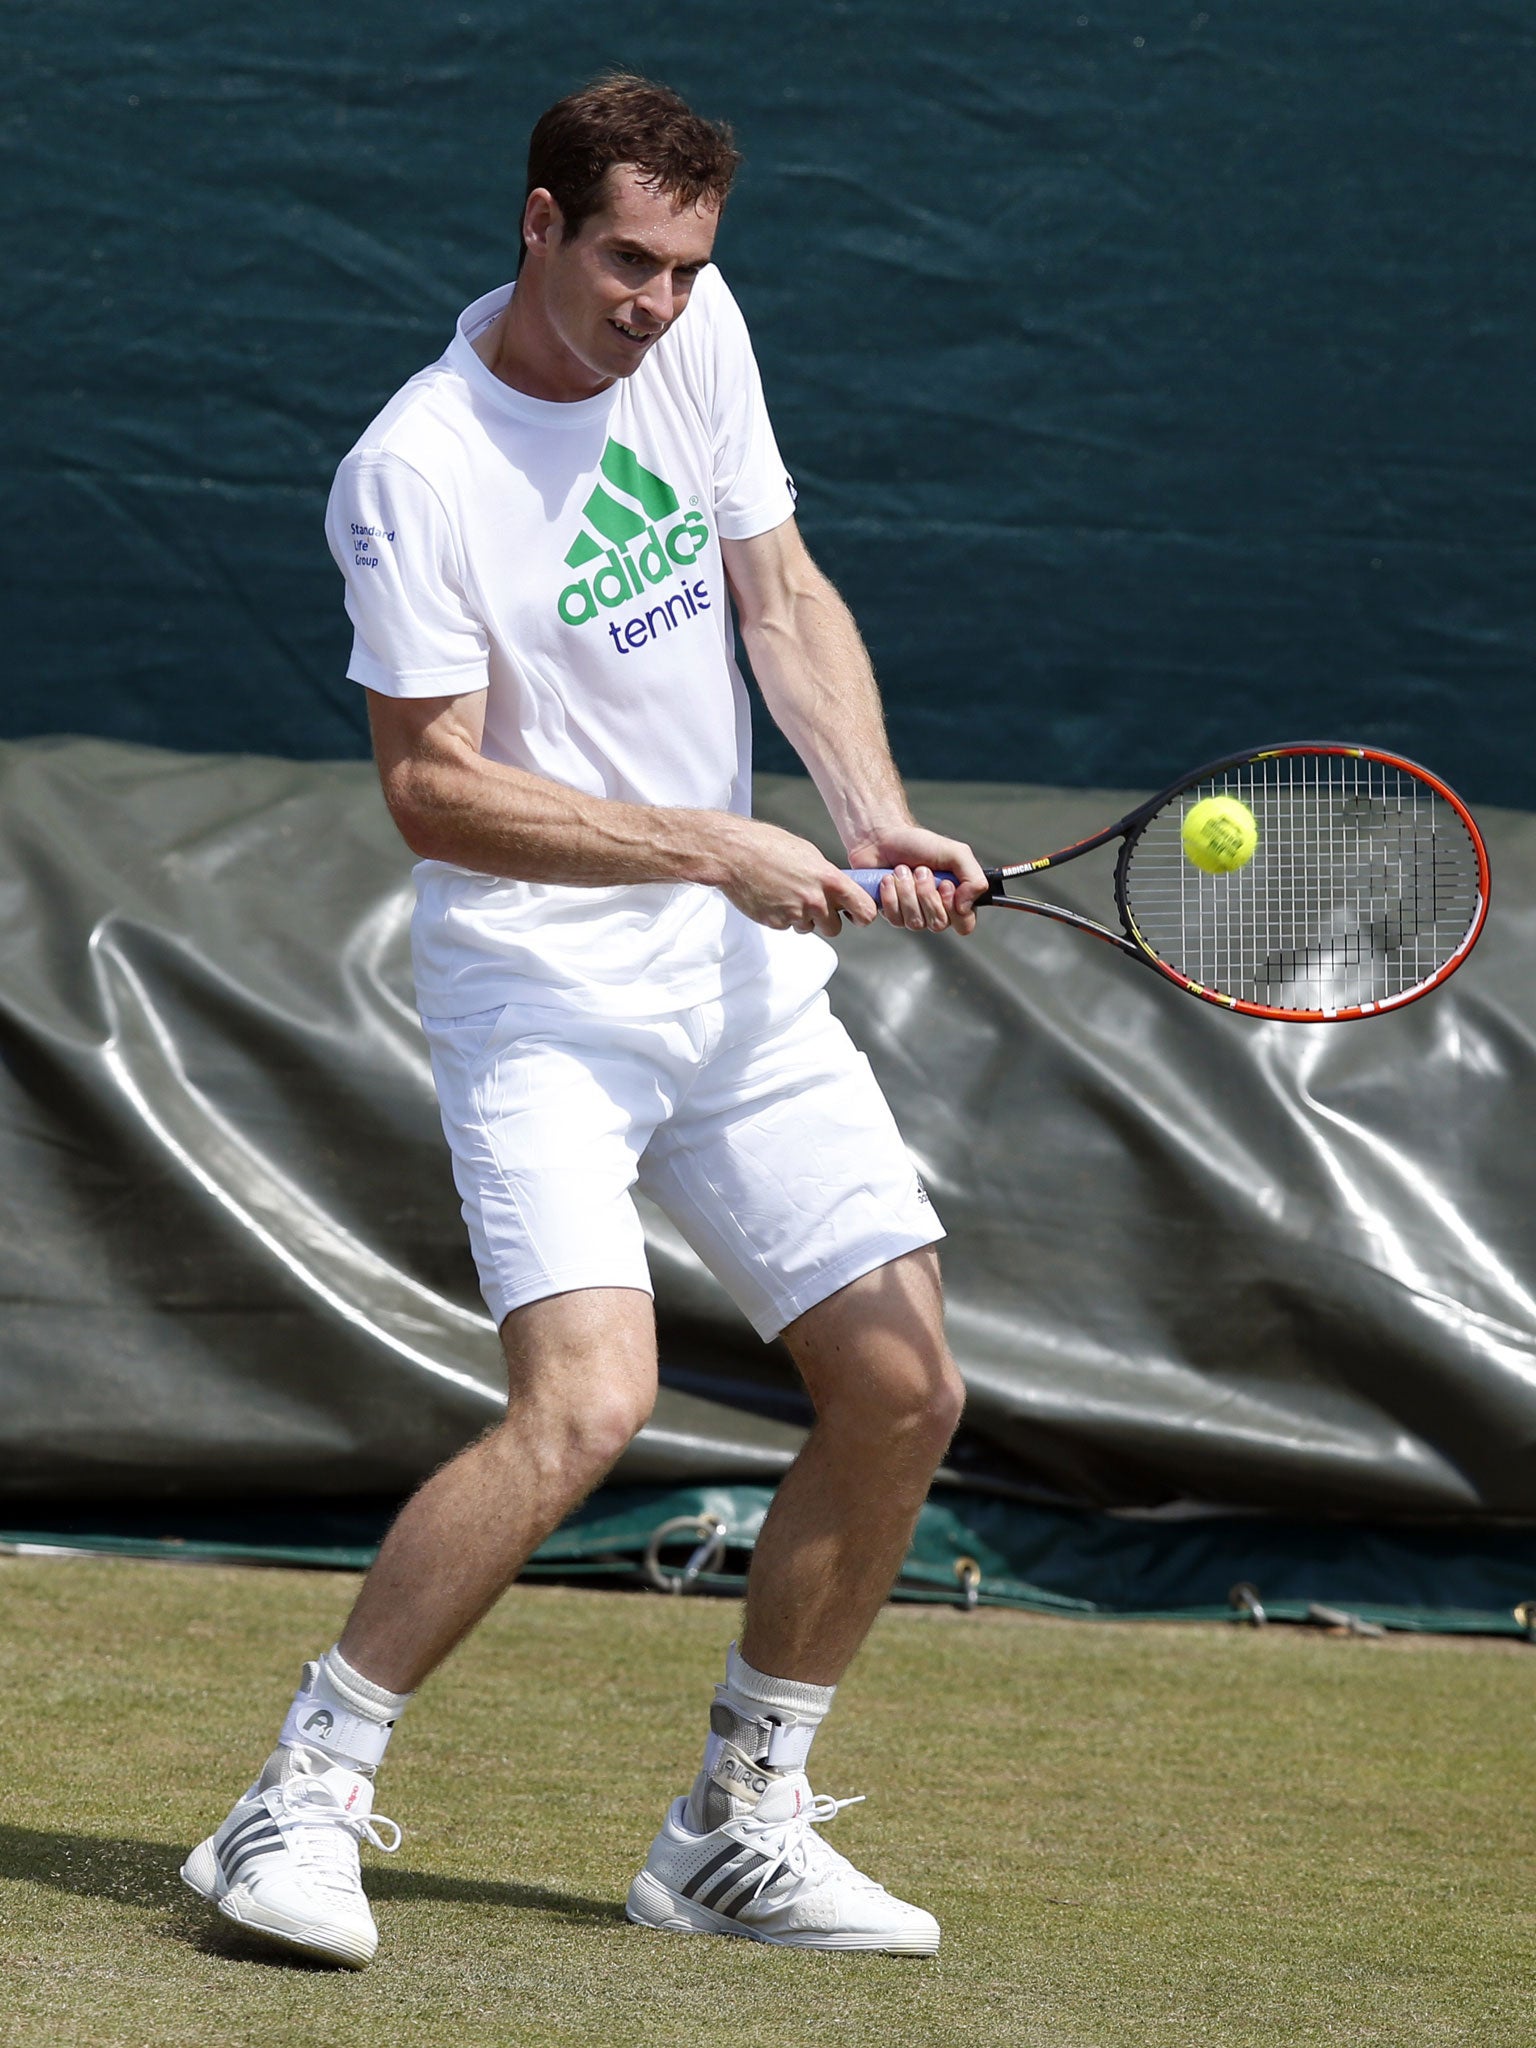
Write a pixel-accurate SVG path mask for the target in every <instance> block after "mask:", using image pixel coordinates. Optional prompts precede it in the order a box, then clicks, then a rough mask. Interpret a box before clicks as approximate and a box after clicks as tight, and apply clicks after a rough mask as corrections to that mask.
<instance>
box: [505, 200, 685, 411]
mask: <svg viewBox="0 0 1536 2048" xmlns="http://www.w3.org/2000/svg"><path fill="white" fill-rule="evenodd" d="M606 190H607V200H606V204H605V205H604V206H603V208H602V210H601V211H600V212H598V213H594V214H591V215H589V217H588V218H587V220H586V221H585V222H584V223H583V225H582V227H581V229H580V231H579V232H578V233H577V234H576V235H575V236H574V237H570V238H567V236H566V235H565V232H564V227H563V223H562V222H561V219H560V214H559V209H558V208H557V207H556V206H555V203H554V201H553V200H552V199H550V198H549V196H548V194H547V193H546V194H544V195H543V200H544V204H543V206H542V207H541V206H540V204H539V201H540V195H539V194H538V193H534V194H533V195H531V197H530V199H529V207H528V214H527V216H526V218H527V220H528V224H529V227H530V228H531V229H533V230H534V231H535V233H536V235H538V236H539V239H537V240H536V241H535V242H534V244H533V245H532V246H533V247H536V248H538V249H539V251H540V254H541V256H542V259H543V260H542V272H543V276H542V287H543V302H544V310H545V312H546V315H547V317H548V320H549V324H550V327H551V328H552V329H553V333H554V338H555V339H556V340H557V341H558V342H559V343H560V345H561V347H562V350H563V352H564V353H565V354H567V355H568V356H569V357H572V358H574V361H573V362H572V363H571V365H570V367H571V369H572V371H573V372H575V373H576V374H577V375H578V376H579V375H580V373H581V372H582V371H584V372H586V373H587V374H588V376H589V378H590V380H591V388H592V389H593V390H594V391H596V390H599V389H601V388H602V387H603V386H604V385H607V384H611V383H612V382H613V380H614V378H616V377H629V376H633V374H634V372H635V371H636V370H637V369H639V367H640V365H641V363H642V362H644V360H645V358H646V356H647V354H648V353H649V351H650V349H651V347H652V345H653V344H654V343H655V342H656V341H657V340H658V339H659V338H660V337H661V336H662V335H663V334H665V333H666V331H667V329H668V328H669V327H670V326H671V325H672V322H673V321H674V320H675V319H676V318H677V317H678V315H679V314H680V313H681V312H682V310H683V308H684V306H686V305H687V303H688V294H689V292H690V291H691V290H692V289H693V283H694V279H695V278H696V277H697V276H698V274H699V272H700V271H701V270H702V269H703V268H704V265H705V264H706V263H707V262H708V261H709V258H710V252H711V250H712V249H713V248H714V245H715V230H716V228H717V227H718V226H719V224H720V210H719V208H718V207H709V206H701V207H693V206H682V207H680V206H678V205H677V203H676V202H675V201H674V200H673V199H671V198H670V197H669V196H668V195H667V194H666V193H665V192H658V191H657V190H656V189H655V188H654V187H653V186H649V185H644V184H642V183H641V182H640V179H639V176H638V174H637V173H636V172H635V171H634V170H633V169H632V168H631V167H630V166H629V165H628V164H620V165H617V166H615V168H614V169H612V170H611V171H609V173H608V176H607V183H606ZM541 231H542V232H541Z"/></svg>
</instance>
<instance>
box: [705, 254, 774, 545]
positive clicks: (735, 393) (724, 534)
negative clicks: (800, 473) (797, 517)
mask: <svg viewBox="0 0 1536 2048" xmlns="http://www.w3.org/2000/svg"><path fill="white" fill-rule="evenodd" d="M709 310H710V314H711V327H712V334H711V341H712V344H713V353H714V362H713V363H712V365H711V369H712V371H713V375H712V377H711V379H710V384H711V424H712V426H713V429H714V456H715V518H716V522H717V524H718V527H719V531H720V537H721V539H722V540H750V539H751V538H752V537H753V535H754V534H758V533H768V532H770V531H771V530H772V529H773V528H774V527H775V526H782V525H783V524H784V521H785V520H786V519H788V518H790V517H791V516H792V515H793V513H794V509H795V490H794V485H793V483H792V482H791V481H790V477H789V473H788V471H787V470H786V469H785V467H784V459H783V457H782V456H781V455H780V454H779V445H778V442H777V441H776V440H775V439H774V436H773V426H772V423H771V421H770V420H769V418H768V407H767V403H766V402H765V400H764V398H763V380H762V378H761V376H760V375H759V374H758V368H757V358H756V356H755V355H754V354H753V353H752V342H751V337H750V336H749V335H748V333H747V323H746V321H745V320H744V319H743V318H742V316H741V308H740V307H739V306H738V305H737V303H736V301H735V299H733V298H732V296H731V293H730V289H729V287H728V286H727V285H726V283H725V280H724V279H723V278H722V277H721V276H720V275H719V273H718V271H717V272H714V273H713V277H712V289H711V292H710V308H709Z"/></svg>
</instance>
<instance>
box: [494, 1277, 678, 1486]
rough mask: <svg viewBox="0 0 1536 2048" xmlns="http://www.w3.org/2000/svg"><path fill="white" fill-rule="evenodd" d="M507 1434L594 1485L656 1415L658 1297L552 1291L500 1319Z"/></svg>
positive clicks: (518, 1447)
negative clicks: (654, 1303) (654, 1305)
mask: <svg viewBox="0 0 1536 2048" xmlns="http://www.w3.org/2000/svg"><path fill="white" fill-rule="evenodd" d="M501 1335H502V1346H503V1349H504V1350H505V1352H506V1356H507V1366H508V1375H509V1380H508V1405H507V1419H506V1422H505V1423H504V1425H503V1434H504V1438H505V1441H506V1442H507V1443H508V1445H509V1446H511V1447H513V1448H514V1449H515V1451H516V1452H517V1453H518V1454H519V1455H521V1456H523V1457H525V1458H530V1459H532V1460H534V1461H536V1462H539V1463H546V1464H549V1465H551V1466H559V1467H561V1468H562V1469H563V1470H564V1471H565V1472H566V1473H567V1474H568V1475H570V1476H576V1477H584V1478H586V1479H587V1480H588V1481H589V1482H590V1483H593V1484H595V1483H596V1481H597V1480H598V1479H600V1478H601V1477H602V1475H603V1474H604V1473H605V1472H606V1471H607V1470H608V1468H609V1467H610V1466H611V1465H612V1464H613V1463H614V1462H615V1461H616V1460H617V1459H618V1458H619V1457H620V1455H621V1454H622V1453H623V1451H624V1450H625V1448H626V1447H627V1446H628V1444H629V1443H630V1442H631V1441H632V1440H633V1438H634V1437H635V1436H637V1435H638V1434H639V1432H640V1431H641V1430H642V1429H643V1428H644V1427H645V1425H646V1423H647V1422H648V1421H649V1420H650V1416H651V1410H652V1409H653V1408H654V1407H655V1405H656V1341H655V1325H654V1323H653V1321H652V1319H651V1313H650V1302H649V1300H648V1299H647V1298H645V1297H641V1296H636V1295H635V1294H633V1293H632V1292H630V1291H629V1290H613V1291H607V1290H600V1291H593V1292H591V1293H588V1294H572V1295H564V1296H556V1297H551V1298H550V1299H548V1300H547V1301H541V1302H536V1303H533V1304H532V1305H531V1306H530V1307H529V1308H528V1309H526V1310H520V1311H514V1314H513V1315H512V1316H509V1317H508V1318H507V1319H506V1321H505V1322H504V1323H503V1324H502V1331H501Z"/></svg>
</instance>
